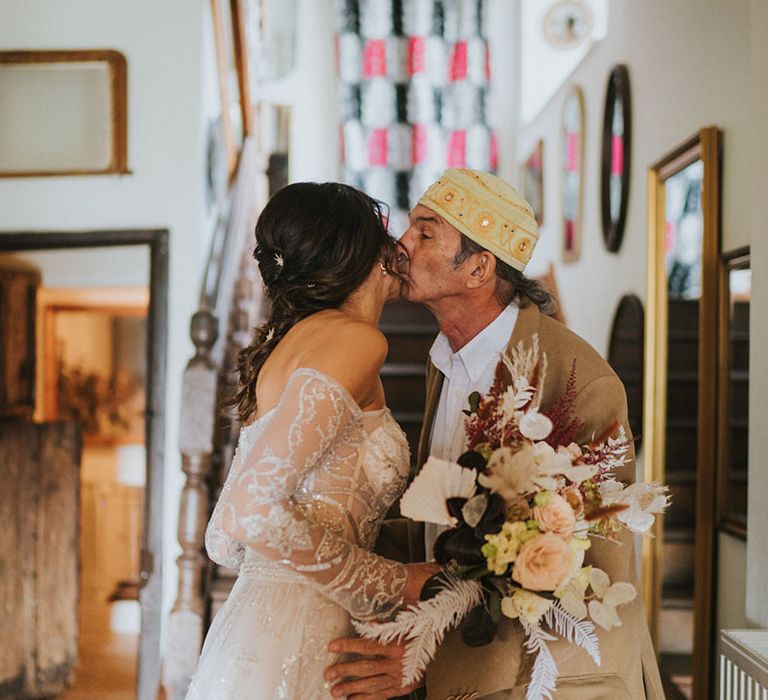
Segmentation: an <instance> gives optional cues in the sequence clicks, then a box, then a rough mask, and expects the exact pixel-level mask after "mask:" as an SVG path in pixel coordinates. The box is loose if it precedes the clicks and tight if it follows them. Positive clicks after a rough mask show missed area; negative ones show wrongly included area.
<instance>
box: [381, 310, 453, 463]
mask: <svg viewBox="0 0 768 700" xmlns="http://www.w3.org/2000/svg"><path fill="white" fill-rule="evenodd" d="M380 328H381V330H382V331H383V333H384V334H385V335H386V336H387V341H388V342H389V353H388V354H387V359H386V362H385V363H384V366H383V367H382V369H381V380H382V383H383V384H384V392H385V394H386V397H387V405H388V406H389V408H390V409H391V411H392V414H393V416H394V418H395V420H396V421H397V422H398V423H399V424H400V426H401V427H402V428H403V430H404V431H405V434H406V435H407V436H408V444H409V445H410V447H411V470H414V469H415V468H417V467H418V466H420V465H417V464H416V461H415V460H416V448H417V447H418V444H419V433H420V432H421V423H422V418H423V417H424V398H425V377H426V368H427V358H428V356H429V349H430V347H432V343H433V342H434V340H435V336H436V335H437V334H438V332H439V329H438V327H437V322H436V321H435V318H434V316H432V314H431V313H430V312H429V311H427V309H425V308H424V307H423V306H418V305H417V304H412V303H410V302H408V301H405V300H399V301H396V302H393V303H391V304H388V305H387V306H386V307H385V308H384V313H383V314H382V318H381V324H380Z"/></svg>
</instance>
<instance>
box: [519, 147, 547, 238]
mask: <svg viewBox="0 0 768 700" xmlns="http://www.w3.org/2000/svg"><path fill="white" fill-rule="evenodd" d="M523 194H524V197H525V198H526V199H527V200H528V204H530V205H531V208H532V209H533V214H534V216H535V217H536V222H537V223H538V224H539V226H541V225H542V224H543V223H544V141H543V140H539V141H538V143H537V144H536V147H535V148H534V149H533V152H532V153H531V155H529V156H528V158H527V159H526V161H525V163H524V164H523Z"/></svg>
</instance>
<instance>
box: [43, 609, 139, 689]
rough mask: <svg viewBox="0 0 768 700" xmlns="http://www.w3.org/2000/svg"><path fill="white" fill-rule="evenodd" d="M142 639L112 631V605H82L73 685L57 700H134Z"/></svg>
mask: <svg viewBox="0 0 768 700" xmlns="http://www.w3.org/2000/svg"><path fill="white" fill-rule="evenodd" d="M138 643H139V638H138V636H136V635H128V634H114V633H113V632H112V631H111V630H110V629H109V606H108V605H107V604H106V603H104V604H99V603H90V604H88V603H85V602H83V603H82V604H81V606H80V657H79V661H78V664H77V667H76V668H75V678H74V681H73V684H72V685H71V686H70V687H69V689H68V690H67V691H66V692H65V693H64V694H63V695H59V696H58V698H57V700H135V698H136V658H137V651H138Z"/></svg>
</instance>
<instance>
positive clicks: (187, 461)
mask: <svg viewBox="0 0 768 700" xmlns="http://www.w3.org/2000/svg"><path fill="white" fill-rule="evenodd" d="M190 325H191V329H190V330H191V333H190V334H191V337H192V342H193V343H194V345H195V355H194V357H193V358H192V359H191V360H190V361H189V363H188V365H187V367H186V369H185V371H184V378H183V389H182V405H181V424H180V435H179V448H180V450H181V468H182V470H183V472H184V477H185V483H184V487H183V489H182V492H181V503H180V510H179V526H178V539H179V544H180V545H181V555H180V556H179V557H178V559H177V560H176V562H177V566H178V569H179V580H178V590H177V595H176V602H175V603H174V606H173V609H172V611H171V615H170V618H169V626H168V637H169V643H168V653H167V654H166V660H165V665H166V666H165V678H166V692H167V694H168V697H169V698H170V699H171V700H174V699H175V698H183V697H184V695H185V694H186V692H187V688H188V685H189V680H190V678H191V677H192V674H193V673H194V670H195V667H196V665H197V658H198V654H199V650H200V646H201V644H202V639H203V632H204V617H205V605H204V598H203V577H204V575H205V572H206V569H207V558H206V557H205V554H204V553H203V548H204V537H205V527H206V523H207V522H208V511H209V503H210V496H209V493H208V477H209V474H210V469H211V461H212V456H213V435H214V426H215V422H216V418H217V416H216V411H215V410H211V409H212V408H215V405H216V404H215V402H207V401H203V402H201V401H198V400H196V398H198V397H200V396H212V395H213V396H215V395H216V393H217V385H218V370H217V368H216V365H215V363H214V362H213V360H212V359H211V349H212V348H213V346H214V345H215V343H216V340H217V338H218V322H217V320H216V318H215V317H214V316H213V314H211V313H210V312H209V311H205V310H203V311H198V312H197V313H196V314H195V315H194V316H193V317H192V322H191V324H190Z"/></svg>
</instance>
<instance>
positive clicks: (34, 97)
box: [0, 49, 129, 178]
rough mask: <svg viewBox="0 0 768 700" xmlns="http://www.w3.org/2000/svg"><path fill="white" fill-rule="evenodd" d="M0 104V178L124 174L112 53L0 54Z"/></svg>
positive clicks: (121, 85)
mask: <svg viewBox="0 0 768 700" xmlns="http://www.w3.org/2000/svg"><path fill="white" fill-rule="evenodd" d="M0 104H1V105H2V106H0V177H4V178H10V177H14V178H15V177H44V176H62V175H110V174H126V173H128V172H129V170H128V155H127V119H128V115H127V111H128V110H127V62H126V59H125V56H124V55H123V54H121V53H120V52H119V51H113V50H110V49H105V50H76V51H0ZM54 120H55V121H54ZM54 126H55V128H52V127H54Z"/></svg>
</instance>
